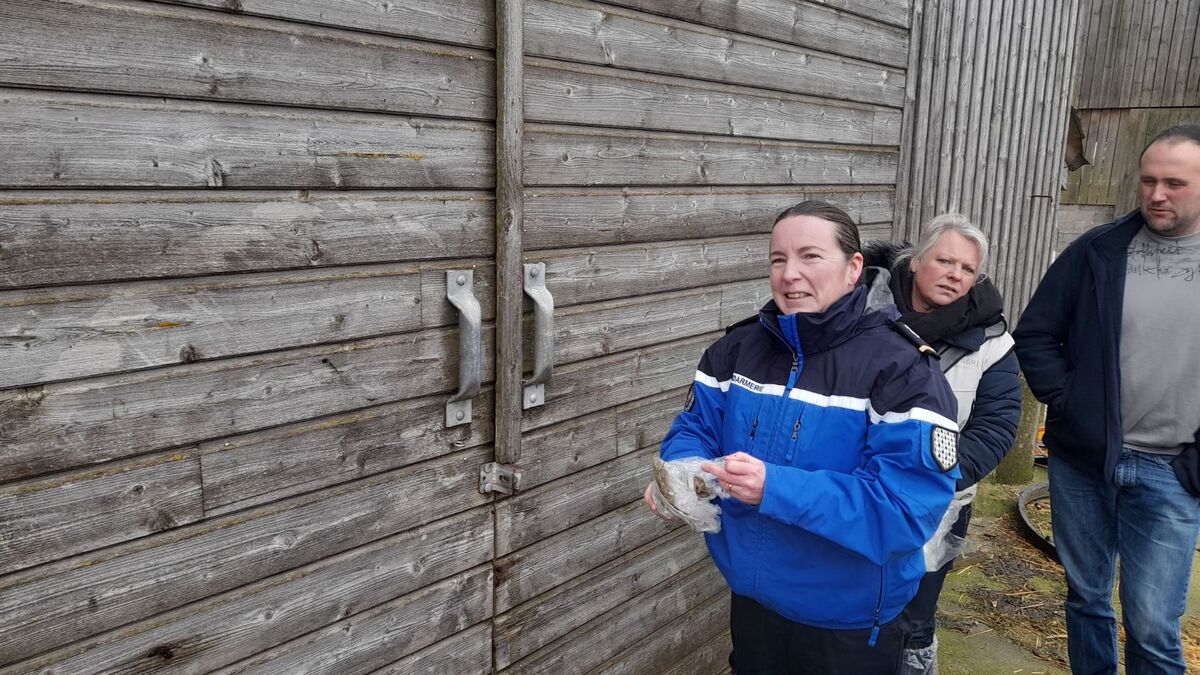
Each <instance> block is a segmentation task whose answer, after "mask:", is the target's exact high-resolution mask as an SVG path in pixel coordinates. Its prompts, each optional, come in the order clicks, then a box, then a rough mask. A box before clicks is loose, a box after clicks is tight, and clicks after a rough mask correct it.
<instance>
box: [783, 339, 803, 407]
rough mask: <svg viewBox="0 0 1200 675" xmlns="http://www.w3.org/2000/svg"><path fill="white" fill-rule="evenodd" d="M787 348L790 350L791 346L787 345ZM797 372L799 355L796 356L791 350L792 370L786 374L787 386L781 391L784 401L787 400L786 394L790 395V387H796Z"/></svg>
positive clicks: (798, 369)
mask: <svg viewBox="0 0 1200 675" xmlns="http://www.w3.org/2000/svg"><path fill="white" fill-rule="evenodd" d="M788 348H789V349H791V345H789V346H788ZM799 371H800V355H799V354H797V353H796V351H795V350H792V370H791V372H789V373H788V381H787V386H786V387H784V390H783V398H784V399H787V397H788V394H790V393H791V391H792V387H794V386H796V374H797V373H798V372H799Z"/></svg>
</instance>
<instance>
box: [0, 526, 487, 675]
mask: <svg viewBox="0 0 1200 675" xmlns="http://www.w3.org/2000/svg"><path fill="white" fill-rule="evenodd" d="M491 552H492V518H491V514H490V512H489V509H488V508H487V507H486V506H485V507H480V508H476V509H473V510H471V511H468V512H466V513H463V514H461V515H458V516H454V517H451V518H445V519H442V520H438V521H435V522H433V523H430V524H429V525H425V526H422V527H418V528H413V529H411V530H407V531H405V532H403V533H401V534H398V535H395V536H392V537H386V538H384V539H381V540H379V541H377V542H375V543H372V544H368V545H366V546H362V547H359V548H356V549H353V550H350V551H346V552H345V553H341V554H338V555H334V556H331V557H328V558H324V559H322V560H319V561H317V562H314V563H312V564H309V565H305V566H303V567H299V568H297V569H294V570H291V571H289V572H285V573H283V574H278V575H275V576H273V577H269V578H267V579H263V580H262V581H258V582H255V583H252V584H249V585H247V586H243V587H240V588H237V589H234V590H232V591H229V592H227V593H223V594H220V595H217V596H214V597H212V598H209V599H206V600H202V601H200V602H196V603H192V604H190V605H185V606H183V607H180V608H178V609H175V610H172V611H170V612H167V613H164V614H160V615H157V616H155V617H153V618H150V619H145V620H142V621H139V622H136V623H134V624H130V625H127V626H123V627H121V628H119V629H117V630H115V631H112V632H109V633H104V634H101V635H99V636H96V637H94V638H92V639H90V640H85V641H83V642H78V643H74V644H71V645H68V646H67V647H64V648H62V649H59V650H56V651H54V652H50V653H48V654H45V655H43V656H39V657H35V658H34V659H32V660H30V661H25V662H22V663H19V664H16V665H15V666H13V668H12V669H11V671H13V672H46V673H50V672H57V673H67V672H122V673H149V672H163V671H173V672H196V671H208V670H212V669H214V668H219V667H221V666H224V665H228V664H231V663H234V662H235V661H238V660H240V659H243V658H247V657H250V656H253V655H255V654H256V653H259V652H261V651H263V650H265V649H268V648H270V647H274V646H275V645H278V644H282V643H284V642H286V641H288V640H291V639H294V638H297V637H300V636H303V635H305V634H307V633H310V632H311V631H314V630H318V629H320V628H323V627H325V626H328V625H330V624H333V623H334V622H336V621H339V620H342V619H344V618H346V617H347V616H350V615H353V614H357V613H358V612H359V611H361V610H363V609H366V608H369V607H374V606H375V605H378V604H381V603H384V602H389V601H392V600H394V599H396V598H398V597H400V596H402V595H404V594H406V593H411V592H413V591H417V590H419V589H421V588H422V587H425V586H427V585H430V584H433V583H435V582H437V581H438V580H440V579H443V578H446V577H448V576H450V575H453V574H456V573H458V572H461V571H463V570H466V569H468V568H470V567H473V566H475V565H480V564H483V563H485V562H487V561H488V559H489V558H490V557H491ZM484 639H485V640H490V631H488V635H487V636H485V638H484ZM489 662H490V655H489ZM8 672H10V671H9V670H3V669H0V673H5V674H6V673H8Z"/></svg>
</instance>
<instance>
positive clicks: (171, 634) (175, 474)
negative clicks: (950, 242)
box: [0, 0, 910, 674]
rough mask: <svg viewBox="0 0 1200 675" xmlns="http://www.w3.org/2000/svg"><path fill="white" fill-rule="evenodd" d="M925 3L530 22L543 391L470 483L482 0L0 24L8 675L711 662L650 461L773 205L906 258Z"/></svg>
mask: <svg viewBox="0 0 1200 675" xmlns="http://www.w3.org/2000/svg"><path fill="white" fill-rule="evenodd" d="M909 13H910V8H909V6H908V3H907V1H906V0H888V1H887V2H865V1H862V0H839V1H838V2H818V1H807V0H741V1H738V2H734V1H733V0H728V1H724V0H723V1H721V2H712V3H702V4H695V3H693V4H691V5H687V6H684V5H683V4H679V3H675V4H669V3H656V2H648V1H643V0H614V1H613V2H612V3H609V4H599V3H595V2H590V1H586V0H527V1H526V3H525V6H524V21H523V23H524V33H523V35H522V38H523V42H524V51H525V58H524V60H523V62H521V72H519V73H518V75H519V76H520V78H521V82H522V92H523V96H524V103H523V114H524V118H525V124H524V126H523V133H522V134H521V138H520V140H521V142H522V144H523V148H524V149H523V152H522V153H521V158H520V159H521V160H522V161H523V165H524V166H523V181H522V182H521V183H518V187H519V188H520V187H521V186H522V185H523V188H522V189H520V191H519V192H518V193H517V194H516V198H518V199H519V200H520V214H521V215H520V223H521V225H522V232H521V235H522V240H523V241H522V246H521V248H520V251H521V252H522V255H523V256H524V258H525V260H526V261H528V262H544V263H545V264H546V270H547V272H546V283H547V286H548V288H549V290H550V291H551V292H552V293H553V295H554V297H555V299H556V302H557V305H558V309H557V311H556V331H555V356H556V361H557V364H556V369H555V372H554V376H553V378H552V379H551V380H550V382H549V384H548V385H547V391H546V397H547V400H548V402H547V403H546V404H545V405H544V406H542V407H539V408H535V409H532V410H529V411H526V412H525V413H524V414H523V415H521V416H520V417H516V418H512V419H507V418H506V423H508V424H512V425H515V428H517V429H518V430H519V432H520V443H521V455H520V468H521V469H522V470H523V471H524V478H523V484H522V489H521V490H520V491H519V492H518V493H517V494H516V495H514V496H511V497H506V498H494V497H492V496H490V495H484V494H481V493H480V492H479V491H478V489H477V487H478V472H479V467H480V466H481V465H482V464H483V463H484V462H488V461H491V460H493V459H494V458H495V457H496V456H497V455H498V454H499V453H497V451H496V449H495V448H494V447H493V437H494V433H495V430H496V429H497V428H498V426H499V420H497V418H496V417H497V413H496V412H495V411H497V410H500V409H501V408H505V409H511V408H512V406H511V405H505V406H501V405H497V404H496V402H495V401H493V388H492V386H491V384H490V383H491V382H492V381H493V373H495V372H497V371H498V370H500V368H502V367H506V366H509V365H511V364H497V363H496V359H494V358H493V357H492V354H493V351H494V349H495V348H496V343H495V339H494V335H495V331H494V328H493V326H494V322H496V321H497V319H499V318H500V316H498V315H500V314H502V313H504V312H510V311H511V309H512V308H511V307H510V306H507V305H506V304H505V302H499V301H497V264H496V256H497V250H498V248H499V247H500V246H502V245H503V244H504V243H505V242H498V241H497V238H498V235H497V226H496V219H497V195H496V186H497V180H498V173H500V172H498V171H497V167H496V159H497V137H496V116H497V111H498V109H499V106H498V105H497V100H498V95H497V88H496V82H497V75H498V73H497V70H498V68H497V65H496V64H497V58H496V52H495V49H496V44H497V40H496V32H497V12H496V9H495V7H494V6H493V4H492V2H490V1H486V0H454V1H449V2H448V1H446V0H412V1H409V2H402V3H384V4H375V3H361V2H357V1H355V0H287V1H283V0H240V1H239V2H225V1H224V0H189V1H186V2H184V1H180V2H170V3H168V2H151V1H147V0H103V1H101V0H7V1H6V2H4V3H3V4H0V25H3V26H4V27H5V39H4V40H3V41H0V157H3V160H2V161H0V325H3V326H4V328H3V329H2V330H0V673H5V674H7V673H24V672H43V671H44V672H55V673H74V672H78V673H94V672H107V671H120V672H176V671H186V672H199V671H208V670H218V671H220V672H245V671H255V672H259V671H273V672H281V671H297V670H305V671H313V672H336V673H354V672H370V671H378V672H396V673H402V672H403V673H411V672H430V673H434V672H437V673H441V672H455V673H470V672H481V673H482V672H492V671H503V672H511V673H525V672H564V671H572V672H590V671H610V672H621V671H626V672H678V673H704V672H719V671H721V670H723V669H724V668H725V667H726V664H725V658H726V655H727V647H728V633H727V619H726V613H727V598H728V594H727V590H726V589H725V587H724V584H723V582H722V581H721V579H720V577H719V575H718V574H717V573H716V572H715V570H714V569H713V568H712V566H711V563H710V562H708V560H707V557H706V554H705V552H704V550H703V545H702V541H701V539H700V538H699V537H698V536H695V535H693V534H691V533H688V532H683V531H673V530H671V529H670V528H669V527H667V526H665V525H664V524H662V523H661V522H659V521H658V520H656V519H655V518H654V517H653V516H652V515H651V514H650V513H649V511H648V510H646V509H645V508H644V507H643V505H642V504H641V501H640V499H641V494H642V490H643V489H644V487H645V485H646V483H647V481H648V480H649V472H648V468H649V457H650V455H651V454H653V453H654V452H655V449H656V447H657V444H658V442H659V440H660V439H661V437H662V435H663V433H664V432H665V430H666V428H667V425H668V424H669V423H670V420H671V419H672V417H673V416H674V414H675V412H676V411H677V409H678V407H679V405H680V403H681V402H682V399H683V395H684V392H685V388H686V386H687V384H688V383H689V382H690V381H691V378H692V374H693V372H694V368H695V363H696V360H697V359H698V357H699V355H700V352H701V351H702V350H703V348H704V347H705V346H706V345H707V344H709V343H710V342H711V341H712V340H713V339H714V338H715V337H716V336H718V335H720V332H721V330H722V328H723V327H724V326H725V325H727V324H729V323H732V322H734V321H737V320H739V319H741V318H743V317H745V316H747V315H749V314H751V313H752V312H753V311H755V309H756V308H757V306H758V305H760V304H761V303H762V302H763V301H764V300H765V299H766V297H768V295H769V291H768V289H767V284H766V281H765V276H766V267H767V266H766V239H767V233H768V232H769V229H770V225H771V220H772V217H773V215H774V213H776V212H777V211H778V210H780V209H781V208H783V207H785V206H787V205H789V204H792V203H795V202H797V201H799V200H801V199H804V198H808V197H817V198H823V199H829V200H831V201H833V202H835V203H838V204H840V205H842V206H844V207H845V208H846V209H847V210H849V211H850V212H851V213H852V214H853V215H854V216H855V217H856V218H857V219H858V220H860V221H861V222H863V223H864V224H865V226H864V230H865V233H866V234H867V236H877V237H886V236H889V235H890V234H891V232H892V217H893V212H894V209H895V195H896V191H895V185H896V178H897V170H898V168H899V166H900V161H899V155H900V142H901V138H900V135H901V128H900V127H901V124H900V123H901V112H902V106H903V105H904V101H905V87H906V71H907V64H908V58H909V57H908V45H909V35H908V28H907V26H908V21H909ZM507 75H508V76H512V73H508V74H507ZM513 198H514V197H513V195H512V194H506V195H505V197H504V199H505V200H511V199H513ZM502 220H503V219H502ZM501 229H502V228H501ZM501 236H503V235H501ZM453 269H471V270H473V271H474V280H475V291H476V296H477V297H479V298H480V300H481V303H482V310H483V317H484V320H485V327H484V331H483V340H484V355H485V356H484V380H485V386H484V390H483V393H482V394H481V395H480V396H479V397H477V398H476V400H475V402H474V421H473V422H472V424H470V425H469V426H460V427H453V428H449V429H448V428H445V427H444V424H443V406H444V403H445V400H446V398H447V397H449V395H450V394H451V393H452V392H453V391H454V390H455V389H456V388H457V386H458V382H457V377H458V364H457V359H458V342H459V335H458V330H457V315H456V313H455V312H454V310H453V308H452V307H451V306H450V305H449V304H448V302H447V301H446V299H445V293H446V271H447V270H453ZM506 302H509V303H511V298H509V299H508V300H507V301H506ZM504 316H509V317H510V316H511V315H509V314H505V315H504ZM526 338H528V336H526ZM517 410H518V412H519V406H517Z"/></svg>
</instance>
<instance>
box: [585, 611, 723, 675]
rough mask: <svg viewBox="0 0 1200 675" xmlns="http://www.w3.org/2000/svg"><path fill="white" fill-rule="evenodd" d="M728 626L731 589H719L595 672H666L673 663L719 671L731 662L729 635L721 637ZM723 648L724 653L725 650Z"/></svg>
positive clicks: (694, 670)
mask: <svg viewBox="0 0 1200 675" xmlns="http://www.w3.org/2000/svg"><path fill="white" fill-rule="evenodd" d="M728 628H729V593H728V592H723V591H718V592H717V593H715V594H714V595H713V597H711V598H709V599H708V600H707V601H706V602H704V603H703V604H702V605H700V606H699V607H696V608H695V609H692V610H691V611H690V612H688V613H687V614H685V615H683V616H681V617H678V618H677V619H676V620H675V621H674V622H672V623H669V624H667V625H666V626H664V627H663V628H660V629H659V630H658V632H656V633H652V634H651V635H648V636H646V637H645V638H643V639H642V640H641V641H639V642H638V643H637V644H635V645H633V646H631V647H629V648H628V649H626V650H625V651H623V652H621V653H620V654H617V655H616V656H614V657H612V658H611V659H609V660H608V661H607V662H606V663H604V664H602V665H600V666H598V667H596V668H595V669H594V670H592V672H593V673H611V674H612V675H622V674H628V675H634V674H636V673H662V672H663V671H664V670H666V669H667V668H669V667H671V666H676V668H679V667H680V666H686V667H684V668H682V669H681V672H684V673H689V674H690V675H700V674H701V673H713V672H719V671H720V669H719V668H714V666H716V665H724V666H728V665H729V653H730V651H731V649H729V647H730V646H731V644H730V643H729V642H728V638H726V639H725V640H724V641H722V640H721V638H724V637H725V634H724V633H722V631H727V630H728ZM714 642H715V644H712V645H711V646H710V643H714ZM722 642H723V643H722ZM722 649H724V653H721V650H722Z"/></svg>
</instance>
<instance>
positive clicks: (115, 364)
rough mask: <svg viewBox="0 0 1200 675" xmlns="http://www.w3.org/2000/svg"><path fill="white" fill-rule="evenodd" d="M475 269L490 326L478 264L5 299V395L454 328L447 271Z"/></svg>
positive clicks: (0, 367)
mask: <svg viewBox="0 0 1200 675" xmlns="http://www.w3.org/2000/svg"><path fill="white" fill-rule="evenodd" d="M472 267H474V268H475V270H474V274H473V278H474V289H475V297H476V298H478V299H479V300H480V304H481V305H482V310H483V317H484V318H485V319H489V318H491V317H492V315H493V310H494V308H495V301H494V296H495V290H494V277H495V272H494V268H493V267H492V266H491V264H490V261H479V260H473V261H454V262H444V263H433V264H401V265H386V266H371V267H338V268H328V269H321V270H305V271H299V272H282V273H263V274H239V275H234V276H223V277H205V278H199V279H196V278H190V279H179V280H171V281H144V282H132V283H126V284H117V285H91V286H68V287H56V288H51V289H36V290H28V291H24V290H22V291H10V292H0V325H3V326H5V329H4V331H5V333H6V334H5V335H3V336H0V388H5V387H13V386H23V385H30V384H37V383H42V382H52V381H56V380H67V379H75V378H82V377H90V376H95V375H103V374H106V373H122V372H128V371H133V370H142V369H145V368H153V367H157V366H166V365H172V364H177V363H192V362H195V361H206V360H211V359H219V358H225V357H229V356H237V355H240V354H252V353H256V352H264V351H271V350H276V349H287V348H292V347H303V346H309V345H316V344H324V343H330V342H340V341H343V340H352V339H357V338H365V337H372V336H376V335H388V334H394V333H403V332H409V331H415V330H420V329H422V328H432V327H436V326H439V325H445V324H447V323H450V322H452V321H453V322H455V323H456V322H457V317H456V315H455V312H453V311H452V310H450V309H449V308H444V309H446V310H449V311H441V312H439V311H437V310H436V308H437V307H438V306H439V305H449V302H448V301H447V300H446V298H445V295H446V284H447V281H446V272H447V270H450V269H459V270H461V269H470V268H472ZM6 357H7V358H6Z"/></svg>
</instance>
